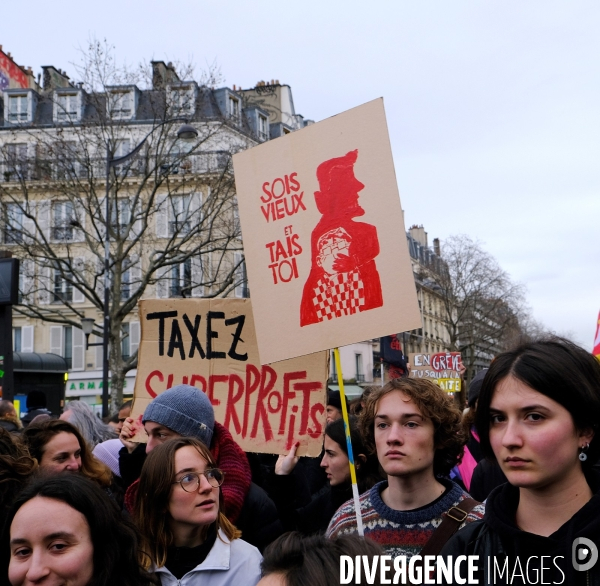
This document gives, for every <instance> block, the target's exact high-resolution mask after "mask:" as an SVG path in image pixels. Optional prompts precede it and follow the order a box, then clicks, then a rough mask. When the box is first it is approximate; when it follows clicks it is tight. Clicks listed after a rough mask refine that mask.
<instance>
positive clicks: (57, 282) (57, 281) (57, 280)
mask: <svg viewBox="0 0 600 586" xmlns="http://www.w3.org/2000/svg"><path fill="white" fill-rule="evenodd" d="M53 283H54V291H53V292H54V298H53V301H54V303H59V302H61V301H73V284H72V283H70V282H69V281H67V279H65V277H64V275H63V273H62V271H61V270H60V269H59V268H55V269H54V280H53Z"/></svg>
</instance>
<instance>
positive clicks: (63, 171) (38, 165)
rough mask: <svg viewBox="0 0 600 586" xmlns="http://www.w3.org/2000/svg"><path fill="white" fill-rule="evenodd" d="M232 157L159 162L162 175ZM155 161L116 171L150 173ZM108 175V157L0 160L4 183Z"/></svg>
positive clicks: (202, 168) (138, 160)
mask: <svg viewBox="0 0 600 586" xmlns="http://www.w3.org/2000/svg"><path fill="white" fill-rule="evenodd" d="M230 157H231V154H230V153H229V152H228V151H209V152H203V153H195V154H191V155H186V156H181V155H168V156H166V157H161V159H160V161H158V169H159V173H160V174H162V175H183V174H188V173H189V174H203V173H217V172H220V171H223V170H224V169H225V168H226V167H227V166H228V164H229V161H230ZM156 164H157V163H156V162H153V161H151V160H149V159H148V158H147V157H134V158H133V159H131V160H130V161H128V162H127V163H126V164H124V165H120V166H119V167H115V172H116V173H117V175H119V176H121V177H124V176H127V177H139V176H143V175H151V174H152V173H153V166H154V165H156ZM151 165H152V166H151ZM105 174H106V159H103V158H101V159H88V160H81V161H79V160H77V159H75V156H74V157H72V158H70V159H65V158H55V159H48V158H31V159H23V160H19V161H16V162H15V161H10V160H9V161H6V160H5V161H1V162H0V181H2V182H18V181H23V180H25V181H65V180H71V179H79V180H88V179H89V178H92V177H95V178H100V179H102V178H104V176H105Z"/></svg>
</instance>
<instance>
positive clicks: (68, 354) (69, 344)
mask: <svg viewBox="0 0 600 586" xmlns="http://www.w3.org/2000/svg"><path fill="white" fill-rule="evenodd" d="M64 335H65V337H64V340H63V358H64V359H65V362H66V363H67V368H68V369H69V370H71V368H73V328H72V327H71V326H65V329H64Z"/></svg>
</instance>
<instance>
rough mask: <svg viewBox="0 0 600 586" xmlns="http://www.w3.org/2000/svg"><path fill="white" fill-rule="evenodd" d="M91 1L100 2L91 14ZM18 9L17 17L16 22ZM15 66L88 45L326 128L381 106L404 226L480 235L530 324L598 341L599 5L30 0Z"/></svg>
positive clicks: (9, 20)
mask: <svg viewBox="0 0 600 586" xmlns="http://www.w3.org/2000/svg"><path fill="white" fill-rule="evenodd" d="M92 6H93V7H92ZM24 11H25V12H24ZM1 19H2V26H1V27H0V44H2V45H3V46H4V50H5V51H10V52H11V53H12V54H13V57H14V58H15V60H16V61H17V62H18V63H19V64H21V65H26V66H32V67H33V69H34V71H35V72H36V73H37V72H39V71H41V66H42V65H54V66H55V67H57V68H61V69H65V70H66V71H67V72H68V73H72V74H74V68H73V66H72V65H71V63H73V62H76V61H78V60H79V53H78V49H79V48H80V47H85V46H86V44H87V41H88V39H89V38H91V37H96V38H99V39H103V38H106V39H107V40H108V41H109V42H110V43H111V44H113V45H114V46H115V49H116V54H117V58H118V59H119V60H121V61H126V62H127V63H129V64H130V65H135V64H136V63H138V62H140V61H142V60H146V61H149V60H151V59H162V60H165V61H184V62H185V61H190V60H192V61H194V62H195V63H196V64H197V74H198V75H197V77H199V75H200V70H202V69H203V68H206V67H207V64H210V63H213V62H216V63H218V65H219V66H220V68H221V71H222V74H223V76H224V79H225V84H226V85H229V86H232V85H233V84H236V85H238V86H242V87H243V88H248V87H252V86H254V85H255V83H256V82H257V81H259V80H270V79H279V80H280V82H281V83H286V84H289V85H290V86H291V87H292V91H293V95H294V102H295V106H296V111H297V112H298V113H300V114H303V115H304V116H305V117H306V118H310V119H313V120H315V121H318V120H322V119H324V118H327V117H329V116H332V115H334V114H337V113H339V112H342V111H344V110H347V109H349V108H352V107H354V106H357V105H359V104H362V103H364V102H366V101H368V100H371V99H374V98H377V97H379V96H383V97H384V100H385V107H386V112H387V117H388V124H389V130H390V135H391V141H392V148H393V152H394V160H395V164H396V173H397V177H398V185H399V189H400V196H401V199H402V207H403V208H404V210H405V219H406V223H407V227H408V226H410V225H411V224H423V225H424V227H425V229H426V230H427V232H428V233H429V242H430V244H431V242H432V240H433V238H435V237H439V238H440V239H442V241H443V239H444V238H446V237H448V236H450V235H452V234H459V233H465V234H469V235H470V236H472V237H473V238H476V239H478V240H479V241H480V242H481V244H482V245H483V247H484V248H485V249H486V250H487V251H488V252H490V253H491V254H492V255H493V256H495V257H496V258H497V259H498V261H499V262H500V264H501V266H502V267H503V268H504V269H505V270H506V271H507V272H508V273H509V274H510V275H511V277H512V278H513V279H514V280H515V281H519V282H521V283H523V284H524V285H525V286H526V288H527V300H528V303H529V305H530V306H531V308H532V311H533V316H534V317H535V318H536V319H537V320H539V321H540V322H542V323H543V324H544V325H545V326H546V327H547V328H549V329H551V330H554V331H556V332H558V333H564V334H566V333H569V334H570V335H571V336H572V337H573V338H574V339H575V340H576V341H578V342H579V343H580V344H582V345H583V346H584V347H586V348H588V349H591V346H592V340H593V336H594V333H595V324H596V318H597V316H598V310H599V309H600V270H599V268H600V261H599V258H600V238H599V237H598V236H599V232H600V230H599V227H600V161H599V155H600V148H599V147H600V75H599V74H600V58H599V56H600V34H599V32H598V31H599V30H600V3H598V2H597V1H596V0H589V1H577V0H570V1H568V2H567V1H566V0H565V1H563V2H555V1H552V0H543V1H535V0H528V1H527V2H523V1H522V0H502V1H499V0H487V1H486V2H481V1H477V2H475V1H472V2H468V1H460V0H455V1H453V2H448V1H446V0H444V1H442V0H440V1H436V2H433V1H431V2H428V1H421V0H412V1H411V2H409V1H405V0H388V1H387V2H382V1H377V0H371V1H369V2H364V1H360V2H358V1H348V0H344V1H343V2H342V1H337V0H326V1H324V0H320V1H318V2H316V1H312V0H309V1H307V0H305V1H304V2H301V3H293V4H292V3H291V2H281V1H278V2H266V1H261V0H257V1H255V2H247V1H237V0H229V1H228V2H205V1H203V0H188V1H185V0H170V2H165V1H160V2H159V1H155V0H145V1H143V2H142V1H138V0H129V1H127V2H124V1H123V0H120V1H116V0H104V1H103V2H99V3H94V4H90V3H85V2H83V3H82V2H75V1H72V0H54V1H53V2H47V1H44V2H41V1H39V0H30V1H29V2H27V3H26V8H24V5H21V4H19V3H16V2H10V3H9V2H4V3H3V6H2V16H1Z"/></svg>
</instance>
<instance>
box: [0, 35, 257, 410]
mask: <svg viewBox="0 0 600 586" xmlns="http://www.w3.org/2000/svg"><path fill="white" fill-rule="evenodd" d="M157 63H158V65H155V64H153V70H152V71H148V69H147V68H138V69H128V68H123V67H118V66H117V65H116V62H115V60H114V52H113V51H112V50H111V48H110V47H108V46H107V45H106V44H105V43H98V42H95V41H94V42H92V43H91V44H90V46H89V48H88V49H86V50H85V51H84V52H83V54H82V62H81V63H80V65H79V66H78V67H77V74H78V76H79V78H80V82H79V83H78V84H73V83H70V82H69V83H66V84H64V87H56V85H54V86H52V85H51V84H50V85H49V86H48V87H45V88H44V91H42V92H40V97H39V100H38V102H37V108H36V111H37V114H36V117H35V120H31V121H30V122H29V123H21V122H20V121H16V122H15V123H14V124H12V125H11V126H10V127H4V128H2V129H1V130H0V156H1V159H0V166H1V171H2V174H1V175H0V211H1V213H2V221H1V222H0V225H1V226H3V228H2V230H1V234H0V238H1V242H2V243H3V244H4V245H6V247H7V248H10V249H11V250H12V251H13V254H14V256H17V257H19V258H20V259H21V261H22V275H21V282H20V293H21V300H20V304H19V305H17V306H15V307H14V310H15V311H16V312H17V313H20V314H22V315H24V316H29V317H31V318H37V319H40V320H43V321H46V322H53V323H56V324H64V325H70V326H73V327H75V328H80V327H81V319H82V318H83V317H90V316H92V317H94V318H95V319H96V323H98V324H101V323H102V321H101V318H100V316H101V315H102V314H103V311H104V276H105V270H104V257H105V244H106V238H107V237H108V240H109V243H110V248H109V266H110V300H109V309H108V313H109V316H110V327H109V332H108V334H109V343H110V352H109V366H110V371H111V388H112V390H111V398H112V408H113V410H114V408H115V407H116V405H118V404H119V403H120V402H121V401H122V396H123V382H124V379H125V375H126V373H127V372H128V371H129V370H131V369H133V368H135V367H136V364H137V353H135V354H133V355H131V356H129V357H123V355H122V348H121V346H122V345H121V342H122V340H123V337H124V336H126V335H127V334H126V333H124V332H123V328H122V324H123V323H124V322H126V318H127V316H128V315H130V314H131V313H132V312H134V311H135V310H136V306H137V303H138V301H139V300H140V299H141V298H142V297H144V296H153V295H157V296H159V297H172V296H184V297H187V296H201V297H217V296H227V295H229V294H230V293H231V292H232V291H233V290H234V289H235V288H236V287H240V286H243V281H244V280H245V275H244V272H243V256H242V243H241V233H240V227H239V222H238V219H237V204H236V199H235V190H234V183H233V172H232V167H231V155H232V153H234V152H236V151H237V150H240V149H243V148H247V147H248V146H249V145H251V144H254V141H253V140H252V139H251V137H250V135H249V133H248V132H245V129H244V128H243V121H242V119H241V116H240V117H239V119H233V118H231V117H228V116H224V115H223V114H219V113H218V112H219V109H218V108H217V105H216V102H215V97H214V92H213V91H212V90H211V88H209V87H207V86H206V85H198V84H196V83H194V82H185V81H181V78H180V76H179V75H177V73H176V71H175V67H173V66H172V65H171V64H169V65H166V66H165V65H164V64H162V65H161V63H162V62H157ZM61 73H62V72H61ZM144 76H146V77H147V78H151V79H152V83H151V85H149V87H147V88H142V89H140V88H139V87H138V85H139V84H141V83H143V81H144ZM213 77H214V75H212V74H210V75H208V78H211V79H212V78H213ZM184 79H186V78H184ZM135 84H138V85H135ZM132 112H133V113H132ZM173 119H175V120H173ZM182 119H186V120H188V121H189V123H190V124H192V125H193V126H194V128H195V129H196V131H197V132H198V137H197V138H196V139H195V140H194V141H193V142H192V143H191V144H189V143H184V142H183V141H182V140H180V139H178V138H177V137H176V131H177V128H178V127H179V126H180V125H181V123H182ZM170 120H171V121H170ZM144 138H145V142H144V145H143V147H142V148H141V149H140V150H139V152H137V154H136V155H135V156H134V157H132V158H131V159H129V160H128V161H127V162H125V163H124V164H123V165H121V166H119V167H113V168H112V169H111V174H110V178H109V185H108V187H107V186H106V169H107V166H106V165H107V157H108V158H110V159H114V158H116V157H119V156H122V155H125V154H127V153H129V152H131V150H132V149H134V147H135V145H137V144H139V143H140V142H141V141H143V140H144ZM106 193H108V194H109V195H108V197H109V203H110V210H111V211H110V214H109V217H106V212H105V208H106V200H105V197H106ZM99 327H100V326H98V328H96V330H95V331H94V333H95V334H96V335H98V336H100V335H102V332H101V330H100V329H99Z"/></svg>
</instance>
